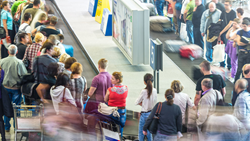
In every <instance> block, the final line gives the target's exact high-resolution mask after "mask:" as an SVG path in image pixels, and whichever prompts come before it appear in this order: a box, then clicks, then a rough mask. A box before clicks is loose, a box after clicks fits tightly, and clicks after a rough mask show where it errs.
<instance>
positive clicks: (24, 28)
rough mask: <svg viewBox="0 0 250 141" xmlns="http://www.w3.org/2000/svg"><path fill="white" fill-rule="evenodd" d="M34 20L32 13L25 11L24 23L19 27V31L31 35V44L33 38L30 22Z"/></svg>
mask: <svg viewBox="0 0 250 141" xmlns="http://www.w3.org/2000/svg"><path fill="white" fill-rule="evenodd" d="M31 20H32V15H31V14H30V13H25V14H24V16H23V23H22V24H21V25H20V27H19V31H18V32H23V33H27V34H28V36H29V44H32V39H31V27H30V25H29V24H30V22H31Z"/></svg>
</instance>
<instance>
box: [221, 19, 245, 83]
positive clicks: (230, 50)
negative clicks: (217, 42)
mask: <svg viewBox="0 0 250 141" xmlns="http://www.w3.org/2000/svg"><path fill="white" fill-rule="evenodd" d="M232 23H233V26H232V27H231V28H230V29H229V30H228V32H227V34H226V38H227V39H228V41H227V45H226V49H225V51H226V53H227V54H228V56H229V57H230V58H231V61H230V63H231V68H232V69H231V77H229V80H230V81H231V82H234V77H235V75H236V71H237V67H238V56H237V48H235V47H233V41H234V39H235V38H236V37H237V32H238V31H239V30H241V28H240V24H241V21H240V19H239V18H235V19H234V20H233V22H232Z"/></svg>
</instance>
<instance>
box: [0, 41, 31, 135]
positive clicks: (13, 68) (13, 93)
mask: <svg viewBox="0 0 250 141" xmlns="http://www.w3.org/2000/svg"><path fill="white" fill-rule="evenodd" d="M17 52H18V51H17V47H16V46H15V45H10V46H9V48H8V53H9V56H8V57H6V58H4V59H2V60H0V66H1V68H2V69H3V70H4V72H5V75H4V80H3V86H4V87H5V89H6V90H7V91H8V93H9V96H10V100H11V101H12V103H15V104H16V105H20V104H21V101H22V93H21V90H20V87H21V86H20V85H19V84H20V82H21V78H20V77H21V76H23V75H25V74H26V73H27V70H26V68H25V66H24V64H23V62H22V60H20V59H17V58H16V54H17ZM4 123H5V130H6V131H7V132H9V131H10V127H11V124H10V118H8V117H6V116H5V117H4Z"/></svg>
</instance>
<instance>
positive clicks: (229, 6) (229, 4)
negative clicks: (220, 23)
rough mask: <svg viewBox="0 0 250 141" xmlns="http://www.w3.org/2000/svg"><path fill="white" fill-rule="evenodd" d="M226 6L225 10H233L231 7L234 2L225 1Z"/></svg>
mask: <svg viewBox="0 0 250 141" xmlns="http://www.w3.org/2000/svg"><path fill="white" fill-rule="evenodd" d="M224 6H225V9H226V10H228V11H229V10H231V7H232V2H231V0H225V2H224Z"/></svg>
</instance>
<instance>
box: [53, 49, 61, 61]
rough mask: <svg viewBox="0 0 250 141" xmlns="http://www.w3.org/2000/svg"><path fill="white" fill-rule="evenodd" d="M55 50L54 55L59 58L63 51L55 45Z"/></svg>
mask: <svg viewBox="0 0 250 141" xmlns="http://www.w3.org/2000/svg"><path fill="white" fill-rule="evenodd" d="M53 50H54V51H55V53H54V54H53V57H55V58H58V57H59V56H60V55H61V54H62V51H61V49H60V48H59V47H54V49H53Z"/></svg>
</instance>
